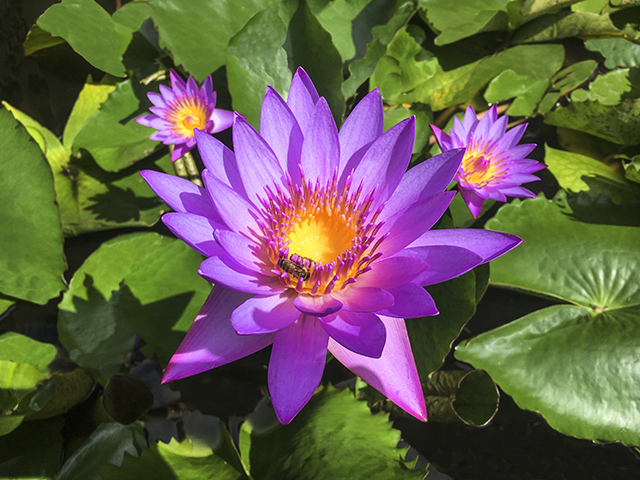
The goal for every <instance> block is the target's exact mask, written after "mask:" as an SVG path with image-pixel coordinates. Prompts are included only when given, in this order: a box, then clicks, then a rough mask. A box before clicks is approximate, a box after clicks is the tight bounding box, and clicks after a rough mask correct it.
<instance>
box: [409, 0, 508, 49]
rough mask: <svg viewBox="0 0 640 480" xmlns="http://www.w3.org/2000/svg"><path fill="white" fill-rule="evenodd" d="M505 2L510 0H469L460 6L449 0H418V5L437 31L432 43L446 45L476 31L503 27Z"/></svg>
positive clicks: (505, 15)
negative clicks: (462, 6)
mask: <svg viewBox="0 0 640 480" xmlns="http://www.w3.org/2000/svg"><path fill="white" fill-rule="evenodd" d="M509 3H511V0H471V1H466V2H465V4H464V8H460V5H457V4H456V3H455V2H451V1H449V0H420V2H419V6H420V8H421V9H422V10H423V11H424V12H425V15H426V17H427V19H428V20H429V22H430V23H431V24H432V25H433V27H434V28H435V29H436V30H437V31H439V32H440V34H439V35H438V37H437V38H436V39H435V44H436V45H446V44H448V43H453V42H457V41H458V40H461V39H463V38H466V37H470V36H471V35H474V34H476V33H480V32H490V31H495V30H507V29H508V17H507V13H506V12H507V5H508V4H509Z"/></svg>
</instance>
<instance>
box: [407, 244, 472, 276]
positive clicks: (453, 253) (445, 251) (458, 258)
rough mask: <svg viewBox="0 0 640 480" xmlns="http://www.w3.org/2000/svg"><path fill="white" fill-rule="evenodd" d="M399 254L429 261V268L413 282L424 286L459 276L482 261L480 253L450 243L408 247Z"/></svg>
mask: <svg viewBox="0 0 640 480" xmlns="http://www.w3.org/2000/svg"><path fill="white" fill-rule="evenodd" d="M399 255H402V256H408V257H413V258H415V259H420V260H422V261H425V262H427V264H428V265H429V268H427V269H426V270H425V271H423V272H422V273H421V274H420V275H418V276H417V277H416V278H415V279H413V280H412V283H416V284H418V285H423V286H424V285H433V284H435V283H440V282H444V281H447V280H450V279H452V278H456V277H459V276H460V275H462V274H463V273H467V272H468V271H469V270H471V269H472V268H475V267H477V266H478V265H480V264H481V263H482V257H481V256H480V255H476V254H475V253H473V252H472V251H471V250H468V249H466V248H463V247H454V246H450V245H431V246H426V247H415V248H406V249H404V250H403V251H402V252H401V253H400V254H399Z"/></svg>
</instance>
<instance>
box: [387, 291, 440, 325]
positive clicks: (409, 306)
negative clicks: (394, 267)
mask: <svg viewBox="0 0 640 480" xmlns="http://www.w3.org/2000/svg"><path fill="white" fill-rule="evenodd" d="M389 293H390V294H391V295H393V298H394V303H393V305H392V306H391V307H389V308H387V309H386V310H383V311H380V312H378V315H387V316H390V317H396V318H418V317H429V316H432V315H438V313H440V312H438V309H437V308H436V303H435V302H434V301H433V298H431V295H429V292H427V291H426V290H425V289H424V288H423V287H421V286H420V285H417V284H415V283H406V284H404V285H401V286H399V287H396V288H390V289H389Z"/></svg>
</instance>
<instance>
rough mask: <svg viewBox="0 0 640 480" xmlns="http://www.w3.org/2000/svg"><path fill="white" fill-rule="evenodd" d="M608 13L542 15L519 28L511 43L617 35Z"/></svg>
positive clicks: (619, 33) (616, 29)
mask: <svg viewBox="0 0 640 480" xmlns="http://www.w3.org/2000/svg"><path fill="white" fill-rule="evenodd" d="M621 34H622V32H620V30H618V28H616V26H615V25H614V24H613V22H612V21H611V19H610V18H609V15H607V14H605V15H598V14H595V13H590V12H569V11H563V12H560V13H557V14H555V15H544V16H542V17H540V18H538V19H536V20H534V21H532V22H530V23H528V24H526V25H524V26H523V27H521V28H519V29H518V31H517V32H516V34H515V35H514V37H513V43H516V44H517V43H535V42H549V41H553V40H560V39H563V38H571V37H578V38H581V39H585V38H589V37H598V36H603V35H614V36H619V35H621Z"/></svg>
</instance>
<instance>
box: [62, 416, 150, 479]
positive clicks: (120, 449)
mask: <svg viewBox="0 0 640 480" xmlns="http://www.w3.org/2000/svg"><path fill="white" fill-rule="evenodd" d="M146 445H147V439H146V436H145V433H144V429H143V428H142V425H141V424H139V423H134V424H131V425H122V424H120V423H116V422H113V423H101V424H100V425H98V428H96V430H95V431H94V432H93V433H92V434H91V436H90V437H89V439H88V440H87V441H86V442H85V443H84V444H83V445H82V446H81V447H80V448H79V449H78V450H76V451H75V452H74V453H73V455H71V457H69V459H68V460H67V461H66V462H65V463H64V464H63V465H62V468H61V469H60V471H59V472H58V474H57V475H56V480H75V479H79V478H82V479H83V480H100V478H101V476H100V470H101V469H102V468H103V467H104V466H105V465H116V466H117V465H120V464H121V463H122V461H123V459H124V457H125V453H128V454H129V455H133V456H138V455H140V454H141V453H142V450H143V448H144V447H146Z"/></svg>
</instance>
